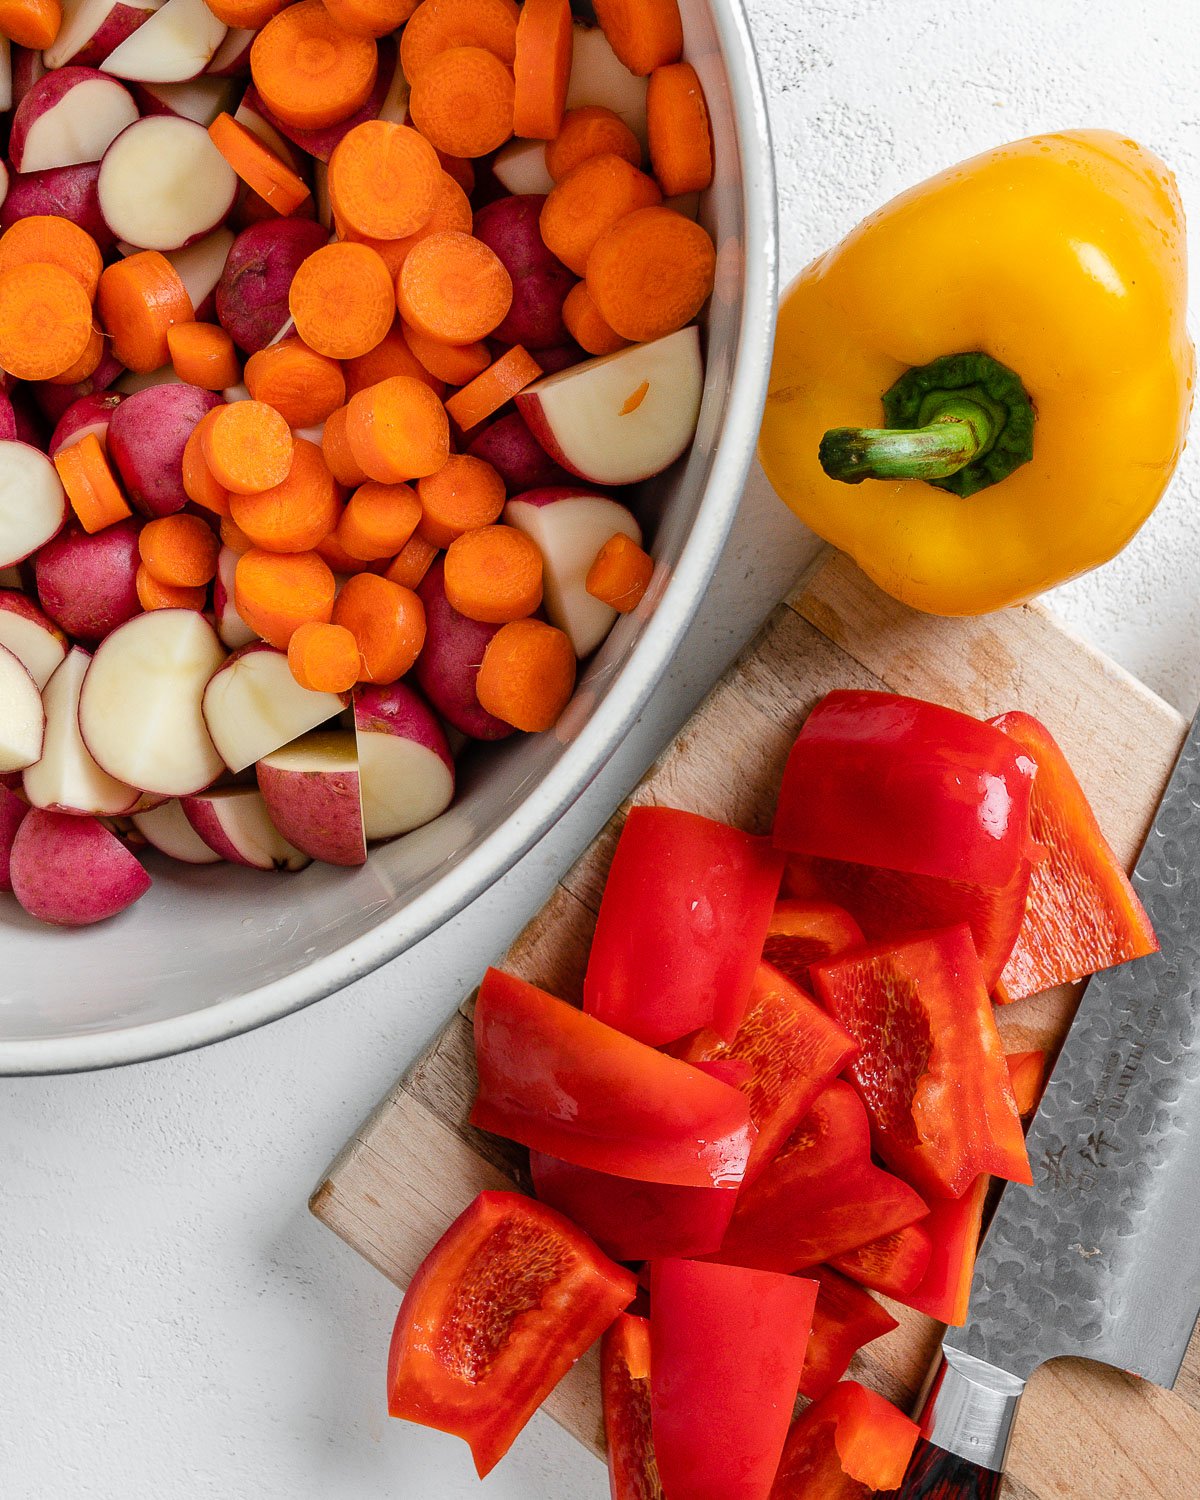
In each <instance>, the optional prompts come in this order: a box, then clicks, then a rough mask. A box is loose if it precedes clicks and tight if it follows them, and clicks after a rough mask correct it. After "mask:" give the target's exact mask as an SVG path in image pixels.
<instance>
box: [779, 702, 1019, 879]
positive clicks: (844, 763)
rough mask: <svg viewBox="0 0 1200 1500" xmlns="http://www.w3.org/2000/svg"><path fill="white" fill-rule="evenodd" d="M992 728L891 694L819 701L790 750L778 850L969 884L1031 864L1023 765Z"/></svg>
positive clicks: (1005, 875) (1009, 744)
mask: <svg viewBox="0 0 1200 1500" xmlns="http://www.w3.org/2000/svg"><path fill="white" fill-rule="evenodd" d="M1021 759H1022V757H1020V755H1019V753H1018V751H1017V748H1016V746H1014V745H1013V743H1012V741H1011V740H1009V739H1008V738H1007V737H1006V736H1005V735H1003V734H1002V733H1001V732H1000V731H999V730H998V729H994V728H993V727H992V726H991V725H989V724H981V723H980V722H979V720H977V719H972V718H969V717H968V716H967V715H966V714H960V713H956V712H955V711H954V710H953V709H949V708H941V707H939V706H938V705H937V704H934V703H924V702H922V701H921V700H919V699H917V698H902V697H897V696H895V695H894V694H892V693H869V692H839V693H830V694H828V696H827V697H825V698H822V699H821V701H820V703H818V704H817V706H816V708H814V709H813V711H812V713H811V714H809V716H808V718H807V720H806V721H805V724H804V727H803V729H801V731H800V734H799V736H798V738H797V740H796V743H795V745H794V746H793V747H792V753H791V755H790V756H789V757H788V763H787V768H786V770H785V771H784V775H783V786H782V788H781V790H780V793H779V808H778V811H777V813H776V816H775V835H774V837H775V842H776V844H777V845H778V846H779V847H780V848H781V849H786V850H788V851H789V852H791V853H796V854H811V855H817V856H818V857H821V858H825V859H848V860H852V861H854V862H855V863H857V864H864V865H880V866H882V867H883V868H884V869H888V870H904V871H908V872H910V873H912V874H916V875H934V876H937V877H939V878H940V879H943V880H960V881H965V882H967V883H968V884H971V885H981V886H1000V885H1006V884H1007V883H1008V882H1009V881H1010V880H1011V879H1012V878H1013V876H1014V875H1015V874H1016V873H1017V870H1018V868H1019V866H1020V863H1021V861H1022V860H1023V859H1025V858H1027V857H1028V854H1029V847H1030V838H1029V794H1030V789H1031V784H1032V783H1031V778H1030V775H1029V767H1028V766H1027V765H1026V766H1024V767H1023V766H1022V765H1021V764H1020V761H1021Z"/></svg>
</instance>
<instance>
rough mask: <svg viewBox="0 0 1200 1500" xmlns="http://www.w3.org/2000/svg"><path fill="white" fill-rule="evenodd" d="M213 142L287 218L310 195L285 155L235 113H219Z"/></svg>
mask: <svg viewBox="0 0 1200 1500" xmlns="http://www.w3.org/2000/svg"><path fill="white" fill-rule="evenodd" d="M208 134H209V137H210V139H211V140H212V143H213V145H214V146H215V147H216V148H217V150H218V151H219V152H220V153H221V155H222V156H223V157H224V158H225V160H226V161H227V162H228V163H229V165H230V166H231V167H232V168H233V170H234V171H235V172H236V173H237V175H238V176H239V177H240V178H241V179H242V181H243V182H244V183H245V184H246V186H247V187H248V188H249V189H250V190H251V192H254V193H257V194H258V196H259V197H260V198H261V199H262V200H263V202H264V203H269V204H270V206H271V207H272V208H273V209H274V210H275V212H276V213H278V214H283V215H284V216H285V217H286V215H288V214H294V213H295V212H296V210H297V209H298V208H299V207H300V205H301V204H302V203H303V202H304V200H305V199H306V198H307V197H308V184H307V183H306V182H305V181H304V179H303V178H302V177H300V176H298V175H297V173H295V172H293V171H292V169H291V167H289V166H288V164H287V162H285V161H284V160H283V158H282V157H280V156H277V155H276V154H275V152H274V151H272V150H271V148H270V147H269V146H268V145H267V144H266V143H265V142H264V141H261V140H259V138H258V136H256V135H255V134H254V133H253V131H250V130H247V129H246V127H245V126H244V125H242V124H241V123H240V122H239V121H237V120H235V119H234V118H233V116H232V115H229V114H219V115H218V116H217V118H216V119H215V120H214V121H213V122H212V124H211V125H210V126H209V127H208Z"/></svg>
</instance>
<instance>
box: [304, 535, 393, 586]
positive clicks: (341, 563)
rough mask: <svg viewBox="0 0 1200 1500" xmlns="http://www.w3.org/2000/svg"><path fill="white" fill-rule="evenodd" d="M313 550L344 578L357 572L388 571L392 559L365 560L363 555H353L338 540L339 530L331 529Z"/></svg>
mask: <svg viewBox="0 0 1200 1500" xmlns="http://www.w3.org/2000/svg"><path fill="white" fill-rule="evenodd" d="M313 551H314V552H315V553H316V554H317V556H318V557H320V558H322V559H324V561H325V562H327V563H328V564H329V566H330V567H331V568H332V569H333V571H334V572H335V573H338V574H340V575H341V576H342V577H343V578H350V577H352V576H353V575H354V574H355V573H363V572H366V573H386V572H387V568H388V563H389V561H390V559H385V560H383V561H381V562H373V563H367V562H363V560H362V558H361V557H351V556H350V554H349V553H348V552H347V551H346V549H345V547H343V546H342V544H341V542H339V541H338V538H337V532H336V531H331V532H330V533H329V535H328V536H323V537H322V538H321V540H320V541H319V542H318V543H317V545H316V546H315V547H314V548H313Z"/></svg>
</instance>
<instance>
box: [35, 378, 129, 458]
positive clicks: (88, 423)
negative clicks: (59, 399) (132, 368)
mask: <svg viewBox="0 0 1200 1500" xmlns="http://www.w3.org/2000/svg"><path fill="white" fill-rule="evenodd" d="M124 399H125V397H124V396H122V395H121V394H120V393H119V392H118V391H105V392H103V393H102V394H98V395H95V396H80V398H79V400H78V401H72V403H71V405H70V406H68V407H67V409H66V411H65V412H63V414H62V416H61V417H60V418H59V419H58V423H57V425H56V426H55V428H54V431H53V432H52V433H51V434H50V441H49V443H48V444H47V445H46V452H47V453H48V454H49V455H50V457H51V458H53V457H54V455H55V454H56V453H57V452H58V450H59V449H60V448H61V447H62V446H63V445H64V443H66V442H67V441H68V440H69V439H71V438H73V437H74V436H75V434H76V433H77V432H78V431H79V430H80V429H81V428H85V427H86V428H91V429H92V430H93V431H95V433H96V436H97V437H98V438H99V440H100V446H101V447H102V448H105V447H106V446H107V441H108V424H109V423H110V422H111V421H112V415H113V412H115V411H116V409H117V407H118V406H120V404H121V402H122V401H124Z"/></svg>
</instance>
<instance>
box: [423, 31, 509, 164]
mask: <svg viewBox="0 0 1200 1500" xmlns="http://www.w3.org/2000/svg"><path fill="white" fill-rule="evenodd" d="M515 94H516V88H515V85H514V83H513V76H512V74H511V72H509V70H508V67H507V66H506V65H505V64H504V63H502V62H501V61H500V59H499V58H498V57H496V56H494V55H493V54H492V53H491V52H487V51H485V50H484V48H482V47H452V48H451V49H450V51H449V52H439V53H438V55H437V56H436V57H435V58H434V59H433V60H432V62H430V63H429V64H428V65H427V66H426V67H425V68H424V69H423V70H422V71H421V73H420V74H419V75H418V77H417V79H416V81H415V82H414V83H413V86H412V93H411V95H410V96H409V100H408V110H409V114H411V115H412V121H413V124H414V125H415V126H416V127H417V129H418V130H419V131H420V132H421V134H422V135H423V136H425V137H426V139H427V140H429V141H430V142H432V144H433V145H435V146H436V147H437V149H438V150H439V151H445V152H447V153H448V154H449V155H451V156H465V157H468V158H472V157H477V156H487V155H488V154H489V152H492V151H497V150H499V148H500V147H501V146H503V145H504V143H505V141H507V140H508V138H509V137H510V136H511V135H512V133H513V109H514V106H515Z"/></svg>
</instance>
